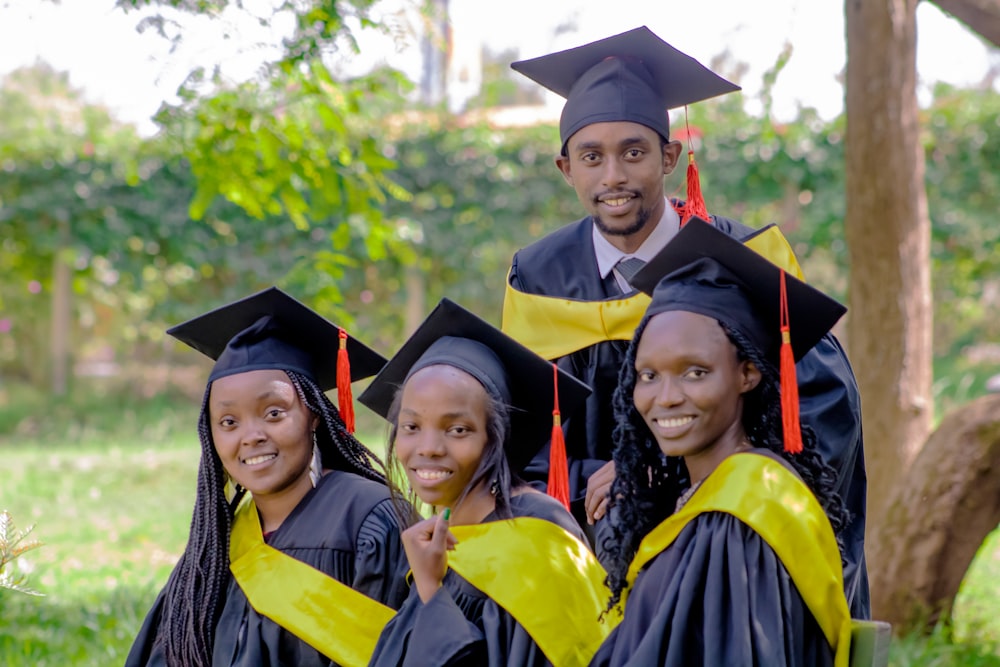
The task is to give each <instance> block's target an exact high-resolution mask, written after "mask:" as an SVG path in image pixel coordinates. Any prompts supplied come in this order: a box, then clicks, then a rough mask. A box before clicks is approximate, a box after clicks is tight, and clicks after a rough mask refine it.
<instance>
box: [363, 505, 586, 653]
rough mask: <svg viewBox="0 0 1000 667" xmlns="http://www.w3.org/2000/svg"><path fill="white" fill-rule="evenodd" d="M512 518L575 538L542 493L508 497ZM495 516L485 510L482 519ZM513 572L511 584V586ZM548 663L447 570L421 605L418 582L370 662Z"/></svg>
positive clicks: (506, 618)
mask: <svg viewBox="0 0 1000 667" xmlns="http://www.w3.org/2000/svg"><path fill="white" fill-rule="evenodd" d="M511 511H512V513H513V515H514V516H515V517H524V516H528V517H537V518H540V519H545V520H547V521H551V522H552V523H554V524H556V525H558V526H560V527H561V528H563V529H565V530H566V531H568V532H569V533H571V534H573V535H575V536H576V537H577V538H578V539H580V540H584V541H585V540H586V538H585V536H584V534H583V532H582V531H581V530H580V527H579V526H578V525H577V524H576V522H575V521H574V520H573V518H572V517H571V516H570V515H569V513H567V512H566V510H565V509H564V508H563V506H562V505H560V504H559V503H558V502H557V501H556V500H554V499H553V498H550V497H549V496H546V495H543V494H541V493H532V492H528V493H522V494H521V495H517V496H514V497H513V498H512V500H511ZM498 520H500V519H499V518H498V517H497V516H496V515H495V514H490V515H489V516H487V517H486V518H485V519H483V522H484V523H485V522H488V521H498ZM517 581H518V577H517V573H516V572H511V575H510V584H511V585H512V586H516V585H517ZM550 664H551V663H550V662H549V661H548V659H547V658H546V657H545V654H544V653H542V651H541V649H540V648H539V647H538V645H537V644H536V643H535V641H534V640H533V639H532V638H531V636H530V635H529V634H528V633H527V631H526V630H525V629H524V628H523V627H522V626H521V625H520V624H519V623H518V622H517V621H516V620H515V619H514V618H513V617H512V616H511V615H510V614H509V613H508V612H507V611H505V610H504V609H503V608H502V607H500V606H499V605H498V604H497V603H496V602H494V601H493V600H492V599H491V598H489V597H487V596H486V594H485V593H483V592H482V591H480V590H479V589H477V588H476V587H475V586H473V585H472V584H470V583H469V582H468V581H466V580H465V579H463V578H462V577H460V576H459V575H457V574H456V573H455V572H454V571H452V570H448V572H447V574H446V575H445V578H444V582H443V585H442V586H441V588H440V590H438V592H437V593H436V594H435V595H434V597H432V598H431V599H430V600H429V601H428V602H427V603H426V604H425V603H424V602H423V601H421V599H420V595H419V594H418V593H417V587H416V586H413V587H412V589H411V590H410V596H409V598H407V600H406V602H405V603H404V604H403V606H402V608H401V609H400V610H399V612H398V613H397V614H396V616H395V617H394V618H393V619H392V620H391V621H389V624H388V625H387V626H386V627H385V630H384V631H383V632H382V636H381V637H380V638H379V641H378V645H377V646H376V647H375V654H374V656H373V658H372V662H371V667H404V666H405V667H439V666H443V665H448V666H449V667H455V666H457V665H468V666H470V667H472V666H475V667H486V666H490V667H500V666H501V665H503V666H506V665H517V666H518V667H533V666H538V667H541V666H542V665H550Z"/></svg>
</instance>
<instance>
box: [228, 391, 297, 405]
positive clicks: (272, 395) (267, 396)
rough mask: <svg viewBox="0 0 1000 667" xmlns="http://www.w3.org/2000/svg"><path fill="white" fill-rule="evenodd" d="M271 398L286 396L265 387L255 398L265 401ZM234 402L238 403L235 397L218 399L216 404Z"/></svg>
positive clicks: (230, 403)
mask: <svg viewBox="0 0 1000 667" xmlns="http://www.w3.org/2000/svg"><path fill="white" fill-rule="evenodd" d="M270 398H284V397H283V396H282V395H281V394H280V393H279V392H276V391H274V390H273V389H265V390H264V391H262V392H260V393H259V394H257V397H256V398H255V399H254V400H257V401H263V400H265V399H270ZM234 403H236V400H235V399H234V400H230V401H218V402H217V403H216V405H218V406H220V407H229V406H230V405H233V404H234Z"/></svg>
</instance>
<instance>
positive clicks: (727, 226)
mask: <svg viewBox="0 0 1000 667" xmlns="http://www.w3.org/2000/svg"><path fill="white" fill-rule="evenodd" d="M711 217H712V225H713V226H714V227H715V228H716V229H718V230H719V231H720V232H725V233H726V234H729V235H730V236H732V237H733V238H734V239H740V240H742V239H744V238H746V237H747V236H749V235H750V234H753V233H754V232H755V231H757V230H756V229H754V228H753V227H750V226H749V225H744V224H743V223H742V222H740V221H738V220H733V219H732V218H727V217H725V216H721V215H713V216H711Z"/></svg>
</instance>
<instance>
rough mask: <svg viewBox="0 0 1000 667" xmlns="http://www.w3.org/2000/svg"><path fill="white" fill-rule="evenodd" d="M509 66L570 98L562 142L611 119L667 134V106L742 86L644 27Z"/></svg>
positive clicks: (563, 120) (561, 127)
mask: <svg viewBox="0 0 1000 667" xmlns="http://www.w3.org/2000/svg"><path fill="white" fill-rule="evenodd" d="M511 68H512V69H514V70H515V71H517V72H520V73H521V74H523V75H525V76H526V77H528V78H530V79H533V80H534V81H536V82H537V83H539V84H541V85H542V86H544V87H546V88H548V89H549V90H551V91H553V92H555V93H557V94H559V95H561V96H562V97H565V98H566V104H565V106H564V107H563V111H562V116H561V118H560V120H559V137H560V140H561V141H562V144H563V147H565V146H566V142H567V141H569V138H570V137H571V136H573V134H575V133H576V132H577V130H579V129H581V128H583V127H585V126H587V125H590V124H592V123H600V122H609V121H631V122H635V123H640V124H642V125H645V126H647V127H650V128H652V129H653V130H656V131H657V132H659V133H660V135H661V136H663V138H664V139H667V138H669V136H670V125H669V119H668V117H667V111H668V110H669V109H674V108H677V107H682V106H685V105H687V104H693V103H695V102H699V101H701V100H704V99H708V98H710V97H715V96H717V95H723V94H725V93H730V92H733V91H736V90H739V89H740V87H739V86H737V85H736V84H734V83H732V82H730V81H727V80H726V79H724V78H722V77H721V76H719V75H718V74H716V73H715V72H713V71H712V70H710V69H708V68H707V67H705V66H704V65H702V64H701V63H699V62H698V61H697V60H695V59H694V58H692V57H691V56H689V55H687V54H685V53H683V52H681V51H678V50H677V49H676V48H674V47H673V46H671V45H670V44H667V43H666V42H665V41H663V40H662V39H660V38H659V37H658V36H656V34H654V33H653V32H652V31H651V30H650V29H649V28H647V27H646V26H642V27H639V28H634V29H632V30H629V31H627V32H623V33H621V34H618V35H614V36H611V37H606V38H604V39H600V40H597V41H595V42H591V43H589V44H585V45H583V46H577V47H575V48H572V49H566V50H565V51H558V52H556V53H551V54H548V55H544V56H540V57H538V58H532V59H530V60H520V61H517V62H514V63H511Z"/></svg>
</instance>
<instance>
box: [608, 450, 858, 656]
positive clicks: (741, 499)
mask: <svg viewBox="0 0 1000 667" xmlns="http://www.w3.org/2000/svg"><path fill="white" fill-rule="evenodd" d="M705 512H725V513H727V514H731V515H733V516H735V517H736V518H738V519H739V520H740V521H742V522H743V523H745V524H746V525H747V526H749V527H750V528H751V529H752V530H753V531H754V532H756V533H757V534H758V535H760V536H761V538H763V540H764V541H765V542H767V544H768V546H770V547H771V549H773V550H774V552H775V554H776V555H777V556H778V558H779V559H780V560H781V563H782V564H783V565H784V566H785V569H786V570H787V571H788V574H789V575H790V576H791V577H792V581H793V582H795V587H796V588H797V589H798V591H799V594H800V595H801V596H802V599H803V601H804V602H805V603H806V606H807V607H808V608H809V611H811V612H812V614H813V616H814V617H815V618H816V621H817V623H818V624H819V626H820V628H821V629H822V630H823V634H824V635H825V636H826V639H827V641H828V642H830V646H831V647H833V650H834V655H835V658H834V664H835V665H837V667H847V665H848V658H849V657H850V646H851V614H850V612H849V611H848V608H847V598H846V597H845V596H844V578H843V577H844V575H843V569H842V567H841V562H840V552H839V550H838V548H837V539H836V537H835V536H834V534H833V528H832V527H831V526H830V521H829V520H828V519H827V517H826V514H825V513H824V512H823V508H822V507H820V504H819V503H818V502H817V501H816V497H815V496H814V495H813V494H812V492H811V491H810V490H809V487H807V486H806V485H805V484H804V483H803V482H802V481H801V480H799V479H798V478H797V477H796V476H795V475H794V474H792V473H791V472H790V471H789V470H788V469H786V468H785V467H784V466H783V465H782V464H781V463H779V462H777V461H775V460H773V459H771V458H768V457H767V456H763V455H760V454H750V453H745V454H734V455H732V456H730V457H728V458H727V459H725V460H724V461H723V462H722V463H720V464H719V467H717V468H716V469H715V470H714V471H713V472H712V474H711V475H709V476H708V477H707V478H706V479H705V481H704V482H702V485H701V487H700V488H699V489H698V490H697V491H696V492H695V494H694V495H693V496H691V499H690V500H689V501H688V502H687V504H686V505H684V506H683V507H682V508H681V509H680V511H679V512H677V513H676V514H673V515H672V516H670V517H667V519H665V520H664V521H663V522H662V523H661V524H660V525H658V526H657V527H656V528H654V529H653V530H652V531H651V532H650V533H649V534H648V535H646V537H645V538H644V539H643V540H642V543H641V544H640V545H639V549H638V551H637V552H636V555H635V558H634V560H633V561H632V564H631V565H630V566H629V572H628V582H629V588H627V589H626V592H627V591H628V590H629V589H630V588H631V586H632V584H634V583H635V578H636V575H638V573H639V571H640V570H641V569H642V568H643V567H644V566H645V565H646V564H647V563H648V562H649V561H651V560H652V559H653V558H655V557H656V556H657V555H658V554H660V553H661V552H662V551H663V550H664V549H666V548H667V547H669V546H670V544H671V543H673V541H674V539H675V538H676V537H677V535H678V534H679V533H680V532H681V530H682V529H683V528H684V526H686V525H687V523H688V522H689V521H691V520H692V519H693V518H695V517H696V516H698V515H699V514H702V513H705Z"/></svg>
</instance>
